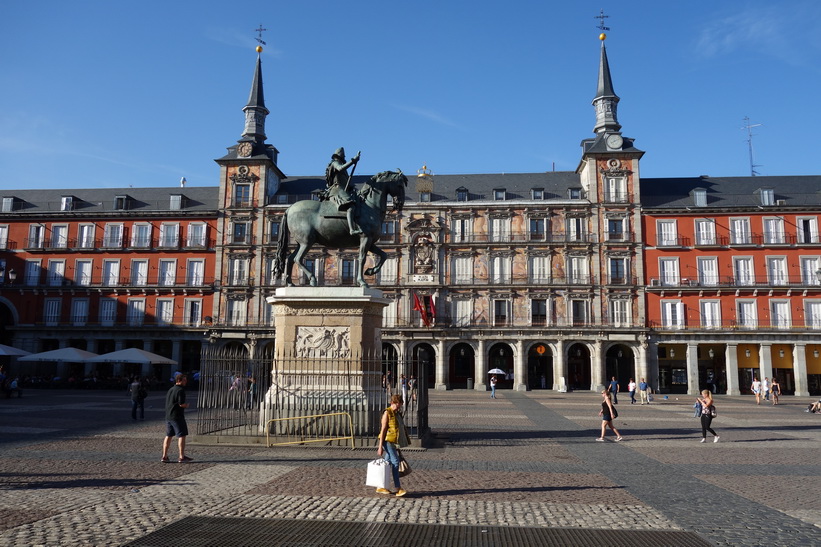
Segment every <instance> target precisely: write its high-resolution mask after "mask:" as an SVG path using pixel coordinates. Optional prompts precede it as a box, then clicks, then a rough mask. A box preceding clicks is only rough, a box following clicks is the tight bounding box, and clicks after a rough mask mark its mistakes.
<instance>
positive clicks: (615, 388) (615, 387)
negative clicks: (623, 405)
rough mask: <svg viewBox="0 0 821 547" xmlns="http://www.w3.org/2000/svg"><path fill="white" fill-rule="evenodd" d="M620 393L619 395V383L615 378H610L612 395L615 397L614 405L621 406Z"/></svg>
mask: <svg viewBox="0 0 821 547" xmlns="http://www.w3.org/2000/svg"><path fill="white" fill-rule="evenodd" d="M618 393H619V383H618V382H617V381H616V377H615V376H611V377H610V394H611V395H612V397H613V404H614V405H617V404H619V396H618Z"/></svg>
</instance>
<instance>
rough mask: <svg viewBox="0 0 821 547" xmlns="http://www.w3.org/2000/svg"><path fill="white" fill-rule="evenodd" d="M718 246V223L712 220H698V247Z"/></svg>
mask: <svg viewBox="0 0 821 547" xmlns="http://www.w3.org/2000/svg"><path fill="white" fill-rule="evenodd" d="M715 244H716V223H715V221H714V220H711V219H698V220H696V245H715Z"/></svg>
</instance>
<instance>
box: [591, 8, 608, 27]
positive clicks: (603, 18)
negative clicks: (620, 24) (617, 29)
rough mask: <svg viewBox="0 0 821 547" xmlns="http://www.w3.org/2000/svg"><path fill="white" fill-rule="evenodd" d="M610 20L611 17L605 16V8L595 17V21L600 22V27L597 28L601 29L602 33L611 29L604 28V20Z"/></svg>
mask: <svg viewBox="0 0 821 547" xmlns="http://www.w3.org/2000/svg"><path fill="white" fill-rule="evenodd" d="M609 18H610V16H609V15H605V14H604V8H602V10H601V12H600V13H599V14H598V15H594V16H593V19H598V20H599V26H597V27H596V28H597V29H599V30H602V31H605V30H610V27H606V26H604V20H605V19H609Z"/></svg>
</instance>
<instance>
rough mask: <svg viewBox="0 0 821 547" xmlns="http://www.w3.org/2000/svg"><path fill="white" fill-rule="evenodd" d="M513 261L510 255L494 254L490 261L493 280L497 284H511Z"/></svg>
mask: <svg viewBox="0 0 821 547" xmlns="http://www.w3.org/2000/svg"><path fill="white" fill-rule="evenodd" d="M512 262H513V259H512V257H510V256H494V257H493V258H492V259H491V261H490V279H491V282H492V283H494V284H496V285H504V284H510V282H511V266H512Z"/></svg>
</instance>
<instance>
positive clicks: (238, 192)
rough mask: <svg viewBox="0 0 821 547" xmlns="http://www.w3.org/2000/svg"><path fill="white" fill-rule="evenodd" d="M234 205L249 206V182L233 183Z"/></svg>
mask: <svg viewBox="0 0 821 547" xmlns="http://www.w3.org/2000/svg"><path fill="white" fill-rule="evenodd" d="M233 205H234V207H250V206H251V185H250V184H236V185H234V203H233Z"/></svg>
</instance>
